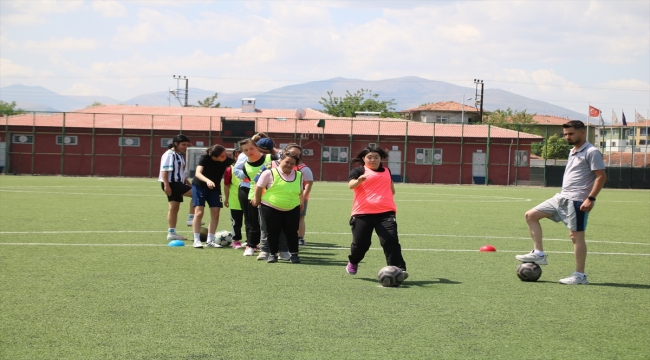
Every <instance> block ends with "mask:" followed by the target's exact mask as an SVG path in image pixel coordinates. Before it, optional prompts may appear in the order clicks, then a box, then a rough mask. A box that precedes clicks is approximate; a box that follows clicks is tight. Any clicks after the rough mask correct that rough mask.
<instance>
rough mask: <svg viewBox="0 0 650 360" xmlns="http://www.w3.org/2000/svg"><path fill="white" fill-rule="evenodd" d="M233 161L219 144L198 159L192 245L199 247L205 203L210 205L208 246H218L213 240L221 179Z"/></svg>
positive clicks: (217, 216) (193, 201) (218, 207)
mask: <svg viewBox="0 0 650 360" xmlns="http://www.w3.org/2000/svg"><path fill="white" fill-rule="evenodd" d="M234 162H235V161H234V160H233V159H232V158H229V157H227V153H226V149H225V148H224V147H223V146H221V145H218V144H216V145H212V146H211V147H210V148H208V149H207V150H206V152H205V154H203V155H202V156H201V158H200V159H199V164H198V165H197V167H196V172H195V173H194V179H193V180H192V204H193V205H194V223H193V224H192V226H193V227H194V247H195V248H198V249H201V248H203V245H202V244H201V220H202V219H203V212H204V210H205V203H206V202H207V203H208V206H209V207H210V225H208V241H207V243H206V245H207V246H208V247H215V248H220V247H222V246H221V245H219V244H217V243H216V242H215V241H214V233H215V232H216V231H217V225H219V211H220V210H221V208H222V207H223V203H222V201H221V179H222V178H223V174H224V173H225V172H226V169H227V168H229V167H230V165H232V164H233V163H234Z"/></svg>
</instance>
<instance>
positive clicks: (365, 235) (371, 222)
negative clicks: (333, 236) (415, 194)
mask: <svg viewBox="0 0 650 360" xmlns="http://www.w3.org/2000/svg"><path fill="white" fill-rule="evenodd" d="M350 228H352V244H351V245H350V256H348V259H349V260H350V262H351V263H352V264H358V263H360V262H361V260H363V258H364V257H365V256H366V252H368V250H369V249H370V240H371V238H372V231H373V230H374V231H375V232H376V233H377V236H378V237H379V244H381V247H382V248H384V255H385V256H386V265H392V266H397V267H398V268H400V269H402V270H404V271H406V263H405V262H404V258H403V257H402V247H401V246H400V244H399V239H398V237H397V220H396V219H395V213H394V212H392V211H390V212H385V213H381V214H370V215H355V216H352V217H351V218H350Z"/></svg>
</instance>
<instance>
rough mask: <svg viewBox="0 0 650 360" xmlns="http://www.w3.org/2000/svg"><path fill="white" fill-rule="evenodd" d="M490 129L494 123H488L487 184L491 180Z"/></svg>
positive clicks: (486, 184) (486, 150)
mask: <svg viewBox="0 0 650 360" xmlns="http://www.w3.org/2000/svg"><path fill="white" fill-rule="evenodd" d="M490 130H492V125H491V124H488V136H487V149H485V152H486V154H485V186H488V183H489V182H490Z"/></svg>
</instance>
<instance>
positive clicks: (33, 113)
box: [30, 111, 36, 175]
mask: <svg viewBox="0 0 650 360" xmlns="http://www.w3.org/2000/svg"><path fill="white" fill-rule="evenodd" d="M34 161H36V112H35V111H33V112H32V165H31V170H30V172H31V174H32V175H34Z"/></svg>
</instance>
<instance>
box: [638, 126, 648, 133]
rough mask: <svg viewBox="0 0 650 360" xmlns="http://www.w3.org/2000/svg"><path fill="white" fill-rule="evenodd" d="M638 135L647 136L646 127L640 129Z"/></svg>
mask: <svg viewBox="0 0 650 360" xmlns="http://www.w3.org/2000/svg"><path fill="white" fill-rule="evenodd" d="M639 135H648V128H647V127H644V128H641V132H640V133H639Z"/></svg>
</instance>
